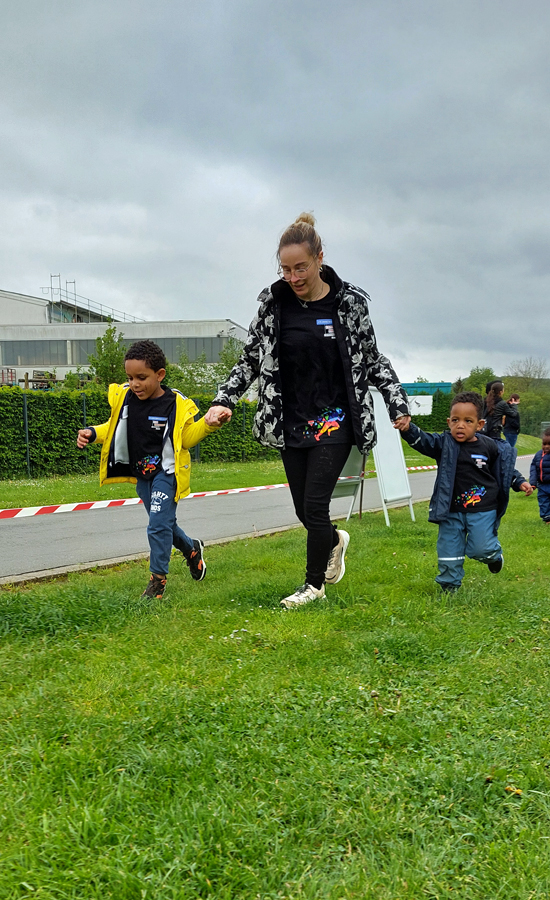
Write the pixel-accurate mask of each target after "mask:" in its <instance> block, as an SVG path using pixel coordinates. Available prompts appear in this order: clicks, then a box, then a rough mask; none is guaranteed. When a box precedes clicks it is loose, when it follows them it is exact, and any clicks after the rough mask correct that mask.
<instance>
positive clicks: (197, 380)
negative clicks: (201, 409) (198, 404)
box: [166, 337, 243, 397]
mask: <svg viewBox="0 0 550 900" xmlns="http://www.w3.org/2000/svg"><path fill="white" fill-rule="evenodd" d="M242 348H243V344H242V341H238V340H237V338H234V337H230V338H229V340H227V341H226V343H225V344H224V345H223V347H222V349H221V351H220V356H219V360H218V362H217V363H208V362H206V353H204V351H203V352H202V353H201V355H200V356H198V357H197V359H196V360H194V362H191V360H190V359H189V356H188V355H187V353H186V351H185V350H183V351H182V352H181V355H180V358H179V362H178V363H177V364H176V365H171V364H170V363H169V364H168V365H167V367H166V383H167V384H168V385H169V386H170V387H174V388H178V390H180V391H181V392H182V393H183V394H185V395H186V397H195V396H197V395H198V394H215V393H216V391H217V389H218V385H219V384H221V383H222V382H223V381H225V380H226V379H227V376H228V375H229V373H230V371H231V369H232V368H233V366H234V365H235V363H236V362H237V360H238V359H239V357H240V355H241V350H242Z"/></svg>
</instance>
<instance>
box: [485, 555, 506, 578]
mask: <svg viewBox="0 0 550 900" xmlns="http://www.w3.org/2000/svg"><path fill="white" fill-rule="evenodd" d="M503 565H504V556H499V558H498V559H493V560H491V562H488V563H487V568H488V569H489V572H492V573H493V575H496V574H497V572H500V571H501V570H502V567H503Z"/></svg>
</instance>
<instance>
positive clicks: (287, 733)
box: [0, 495, 550, 900]
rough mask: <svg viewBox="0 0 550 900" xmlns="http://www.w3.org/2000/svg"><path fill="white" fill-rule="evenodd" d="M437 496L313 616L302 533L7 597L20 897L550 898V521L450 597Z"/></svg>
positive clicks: (6, 739) (15, 888)
mask: <svg viewBox="0 0 550 900" xmlns="http://www.w3.org/2000/svg"><path fill="white" fill-rule="evenodd" d="M416 510H417V515H418V522H417V524H416V525H414V524H413V523H412V522H411V521H410V517H409V513H408V510H406V509H405V510H398V511H394V512H392V514H391V518H392V527H391V529H387V528H386V527H385V525H384V520H383V517H382V516H381V515H380V514H368V515H365V516H364V517H363V521H362V522H361V523H360V522H359V521H357V519H354V520H352V522H351V523H350V531H351V535H352V540H351V543H350V548H349V551H348V556H347V563H348V572H347V574H346V577H345V579H344V580H343V581H342V582H341V583H340V584H339V585H338V586H336V587H330V586H329V587H328V591H327V593H328V600H327V601H326V602H323V603H321V604H319V605H318V606H312V607H307V608H305V609H303V610H299V611H295V612H282V611H281V610H280V609H279V606H278V602H279V599H280V597H281V596H283V595H284V594H285V593H288V592H290V591H291V590H292V589H293V588H294V586H295V585H296V584H297V583H299V582H300V580H301V577H302V571H303V561H304V548H305V539H304V534H303V532H300V531H292V532H285V533H283V534H279V535H276V536H274V537H270V538H259V539H255V540H249V541H242V542H235V543H233V544H230V545H225V546H223V547H210V548H209V549H208V556H207V560H208V564H209V571H208V575H207V578H206V580H205V581H204V582H201V583H200V584H198V583H196V582H192V581H191V580H190V579H189V576H188V574H187V572H183V571H182V569H181V568H180V567H179V564H178V563H177V562H176V561H175V560H174V562H173V563H172V568H173V571H172V573H171V575H170V579H169V586H168V592H167V597H166V599H165V600H164V601H163V602H162V603H153V604H151V605H149V604H145V603H143V602H141V601H140V600H139V599H137V598H138V597H139V594H140V591H141V590H142V588H143V586H144V583H145V581H146V578H147V570H146V566H145V564H142V563H134V564H131V565H125V566H121V567H119V568H118V569H116V570H103V571H98V572H95V573H88V574H84V575H79V576H69V577H68V578H67V579H65V580H59V581H56V582H52V583H49V584H41V585H37V586H34V587H29V588H27V589H18V590H15V589H12V590H2V591H0V633H1V634H2V638H1V640H0V671H1V672H2V686H1V693H0V723H1V724H0V758H1V760H2V762H1V768H0V823H1V824H0V828H1V832H2V837H1V840H0V897H2V898H6V900H11V898H14V900H15V898H22V897H25V898H27V897H37V898H41V900H66V898H74V900H77V898H78V900H81V898H86V900H88V898H90V900H92V898H98V900H99V898H101V900H104V898H113V900H126V898H128V900H141V898H155V900H172V898H178V900H187V898H189V900H195V898H198V897H201V898H202V897H204V898H206V897H208V898H216V900H218V898H219V900H222V898H223V900H230V898H231V900H233V898H239V900H241V898H242V900H256V898H261V900H268V898H273V900H275V898H287V900H302V898H308V900H318V898H330V900H341V898H348V897H349V898H352V897H353V898H361V900H362V898H367V900H371V898H372V900H375V898H376V900H405V898H411V900H418V898H433V900H435V898H449V900H450V898H455V897H460V898H461V900H487V898H501V897H505V898H507V900H510V898H514V900H515V898H522V900H523V898H524V900H527V898H541V900H542V898H547V897H548V896H549V894H550V824H549V813H550V768H549V767H550V738H549V734H550V707H549V704H548V697H547V693H548V692H547V683H548V674H549V672H548V669H549V655H550V591H549V583H550V579H549V577H548V575H549V565H548V559H549V558H550V557H549V553H548V542H549V541H550V529H548V528H545V527H544V526H543V525H542V524H541V523H540V520H539V519H538V508H537V503H536V500H535V499H533V498H529V499H527V498H525V497H524V496H519V497H518V496H516V495H514V496H513V497H512V501H511V507H510V512H509V514H508V515H507V517H506V518H505V520H504V523H503V526H502V529H501V538H502V541H503V545H504V549H505V554H506V566H505V569H504V570H503V572H502V573H501V574H500V575H498V576H491V575H490V574H489V573H488V572H487V569H486V568H485V567H482V566H480V565H479V564H476V563H469V562H468V563H467V565H466V581H465V587H464V588H463V589H462V591H460V592H459V593H458V594H457V595H455V596H453V597H450V598H449V597H447V598H441V597H440V596H439V595H438V593H437V591H436V589H435V587H434V585H433V577H434V575H435V572H436V569H435V538H436V528H435V527H434V526H431V525H428V523H427V522H426V507H425V505H419V506H417V507H416ZM372 692H375V695H374V696H373V694H372ZM520 792H521V793H520Z"/></svg>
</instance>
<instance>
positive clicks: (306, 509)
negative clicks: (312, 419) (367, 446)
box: [281, 443, 352, 589]
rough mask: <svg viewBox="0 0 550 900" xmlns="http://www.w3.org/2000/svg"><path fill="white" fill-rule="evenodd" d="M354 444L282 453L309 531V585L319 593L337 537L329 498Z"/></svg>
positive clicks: (296, 504) (297, 506) (298, 508)
mask: <svg viewBox="0 0 550 900" xmlns="http://www.w3.org/2000/svg"><path fill="white" fill-rule="evenodd" d="M351 447H352V445H351V444H321V443H319V444H318V445H316V446H314V447H297V448H295V447H287V449H286V450H281V457H282V460H283V465H284V467H285V472H286V477H287V480H288V484H289V487H290V493H291V494H292V499H293V501H294V508H295V510H296V515H297V516H298V518H299V520H300V522H301V523H302V524H303V525H304V526H305V527H306V529H307V563H306V583H307V584H311V585H312V586H313V587H314V588H317V589H319V588H320V587H321V586H322V585H323V584H324V583H325V572H326V569H327V564H328V558H329V556H330V553H331V550H332V549H333V548H334V547H335V546H336V544H337V543H338V535H337V533H336V529H335V527H334V525H333V524H332V522H331V521H330V498H331V496H332V492H333V490H334V487H335V485H336V482H337V481H338V477H339V475H340V472H341V471H342V469H343V468H344V465H345V463H346V460H347V458H348V456H349V453H350V450H351Z"/></svg>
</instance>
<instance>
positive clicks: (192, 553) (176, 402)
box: [77, 341, 224, 599]
mask: <svg viewBox="0 0 550 900" xmlns="http://www.w3.org/2000/svg"><path fill="white" fill-rule="evenodd" d="M124 368H125V369H126V375H127V376H128V382H127V384H111V385H110V386H109V404H110V406H111V417H110V419H109V421H108V422H105V423H104V424H103V425H98V426H96V427H95V428H81V429H80V431H79V432H78V437H77V446H78V447H80V449H83V448H84V447H85V446H86V445H87V444H88V443H90V442H92V443H98V444H103V447H102V448H101V461H100V467H99V481H100V484H113V483H116V482H124V481H130V482H132V483H133V484H135V485H136V491H137V494H138V496H139V497H140V499H141V500H142V501H143V505H144V506H145V509H146V510H147V513H148V515H149V526H148V528H147V537H148V539H149V547H150V548H151V557H150V569H151V578H150V580H149V584H148V585H147V587H146V588H145V590H144V592H143V594H142V597H156V598H157V599H160V598H161V597H162V596H163V594H164V589H165V587H166V576H167V574H168V565H169V562H170V555H171V552H172V544H173V545H174V547H176V549H177V550H181V552H182V553H183V555H184V557H185V560H186V562H187V565H188V566H189V571H190V573H191V576H192V577H193V578H194V579H195V581H202V579H203V578H204V576H205V573H206V565H205V562H204V557H203V547H204V544H203V542H202V541H200V540H197V539H196V538H194V539H193V538H190V537H188V536H187V535H186V534H185V532H184V531H183V529H181V528H180V527H179V525H178V523H177V521H176V508H177V502H178V500H179V499H180V498H182V497H186V496H187V494H188V493H189V481H190V476H191V457H190V455H189V447H194V446H195V444H198V443H199V441H201V440H202V439H203V438H204V437H205V435H207V434H210V433H211V432H213V431H216V430H217V428H219V426H220V425H221V424H222V422H223V421H224V419H223V418H222V417H221V416H220V417H213V416H211V415H210V411H209V413H208V414H207V416H210V418H209V419H208V421H207V419H206V418H205V417H204V416H203V418H202V419H199V421H198V422H195V421H194V416H195V414H196V413H197V412H198V410H197V407H196V406H195V404H194V403H193V401H192V400H189V399H188V398H187V397H184V395H183V394H181V393H180V392H179V391H176V390H171V389H170V388H163V387H162V385H161V382H162V380H163V378H164V376H165V375H166V357H165V356H164V353H163V352H162V350H161V348H160V347H159V346H158V344H155V343H154V341H136V343H135V344H132V346H131V347H130V348H129V349H128V351H127V353H126V356H125V358H124Z"/></svg>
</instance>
